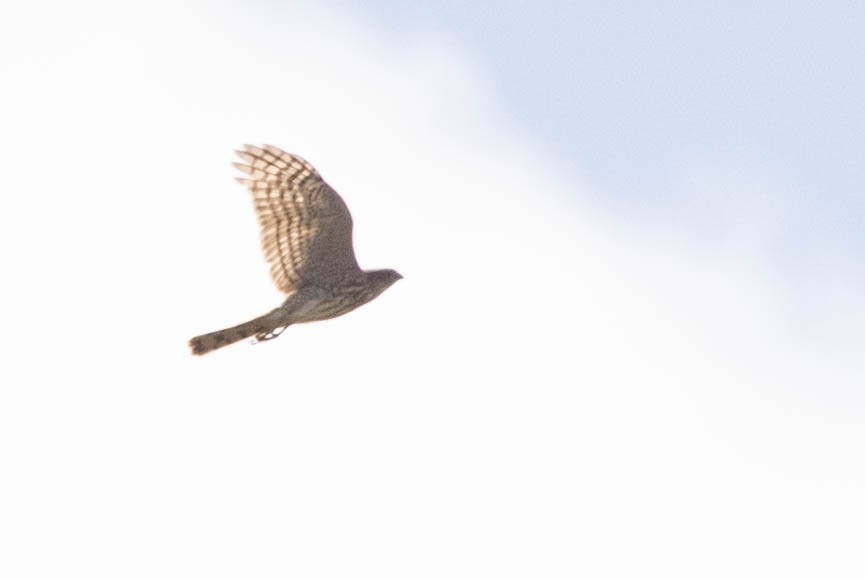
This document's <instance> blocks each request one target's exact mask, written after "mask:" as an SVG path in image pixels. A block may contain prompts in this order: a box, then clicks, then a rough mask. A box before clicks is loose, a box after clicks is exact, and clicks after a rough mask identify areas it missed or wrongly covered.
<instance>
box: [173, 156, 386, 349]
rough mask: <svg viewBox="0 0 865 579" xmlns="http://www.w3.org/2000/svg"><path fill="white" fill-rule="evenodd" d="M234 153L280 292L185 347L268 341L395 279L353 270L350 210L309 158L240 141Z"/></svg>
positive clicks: (349, 306)
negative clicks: (272, 304) (260, 310)
mask: <svg viewBox="0 0 865 579" xmlns="http://www.w3.org/2000/svg"><path fill="white" fill-rule="evenodd" d="M237 154H238V156H240V158H241V159H243V161H245V163H235V164H234V166H235V167H237V168H238V169H240V170H241V171H243V172H244V173H246V175H247V178H238V179H237V180H238V181H239V182H240V183H242V184H243V185H245V186H246V187H247V188H248V189H249V191H250V192H251V193H252V197H253V200H254V202H255V211H256V213H257V214H258V220H259V223H260V225H261V245H262V248H263V249H264V255H265V257H266V258H267V261H268V263H269V264H270V275H271V277H272V278H273V281H274V283H275V284H276V287H277V288H278V289H279V290H280V291H282V292H283V293H285V294H288V298H287V299H286V300H285V301H284V302H283V304H282V305H281V306H279V307H278V308H276V309H275V310H273V311H271V312H269V313H267V314H264V315H263V316H260V317H258V318H255V319H254V320H250V321H248V322H245V323H243V324H240V325H238V326H234V327H232V328H226V329H224V330H219V331H218V332H211V333H209V334H204V335H202V336H196V337H195V338H192V339H191V340H189V347H190V348H191V349H192V353H193V354H199V355H201V354H206V353H207V352H210V351H212V350H216V349H217V348H221V347H223V346H227V345H228V344H232V343H234V342H237V341H239V340H243V339H244V338H248V337H250V336H255V338H256V339H257V340H259V341H263V340H270V339H273V338H276V337H277V336H279V335H280V334H281V333H282V331H283V330H285V328H287V327H288V326H290V325H291V324H299V323H303V322H313V321H317V320H326V319H329V318H335V317H336V316H341V315H342V314H345V313H347V312H350V311H351V310H353V309H355V308H356V307H358V306H361V305H363V304H365V303H367V302H368V301H370V300H372V299H374V298H375V297H377V296H378V295H379V294H381V293H382V292H383V291H384V290H386V289H387V288H388V287H390V286H391V285H392V284H393V283H394V282H396V281H397V280H399V279H401V278H402V276H401V275H400V274H398V273H397V272H395V271H394V270H392V269H381V270H372V271H363V270H361V269H360V267H359V266H358V265H357V261H356V259H355V256H354V248H353V247H352V242H351V230H352V221H351V214H349V212H348V208H347V207H346V206H345V203H344V202H343V200H342V199H341V198H340V196H339V195H338V194H337V193H336V191H334V190H333V189H332V188H331V187H330V185H328V184H327V183H325V181H324V180H323V179H322V178H321V176H320V175H319V174H318V172H317V171H316V170H315V169H314V168H313V166H312V165H310V164H309V163H307V162H306V161H304V160H303V159H301V158H300V157H298V156H297V155H291V154H289V153H286V152H285V151H282V150H280V149H278V148H276V147H273V146H271V145H264V147H263V148H259V147H253V146H252V145H244V147H243V150H242V151H237Z"/></svg>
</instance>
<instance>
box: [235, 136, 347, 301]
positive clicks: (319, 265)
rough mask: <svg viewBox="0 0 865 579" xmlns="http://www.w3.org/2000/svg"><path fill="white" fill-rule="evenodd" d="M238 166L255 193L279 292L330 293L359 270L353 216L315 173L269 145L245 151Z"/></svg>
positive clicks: (248, 147)
mask: <svg viewBox="0 0 865 579" xmlns="http://www.w3.org/2000/svg"><path fill="white" fill-rule="evenodd" d="M237 154H238V156H239V157H240V158H241V159H243V161H245V163H235V164H234V166H235V167H237V168H238V169H239V170H241V171H243V172H244V173H246V175H247V177H246V178H238V179H237V180H238V181H239V182H240V183H242V184H243V185H245V186H246V187H247V188H248V189H249V190H250V192H251V193H252V198H253V201H254V203H255V211H256V213H257V214H258V220H259V223H260V225H261V245H262V248H263V249H264V255H265V257H266V258H267V261H268V263H269V264H270V275H271V277H273V281H274V283H275V284H276V287H277V288H279V290H280V291H282V292H285V293H291V292H293V291H295V290H296V289H297V288H298V287H301V286H302V285H304V284H312V285H318V286H321V287H325V288H327V287H330V286H332V285H335V284H337V283H339V280H340V279H345V278H346V277H350V276H353V275H356V274H357V273H358V272H359V271H360V268H359V267H358V265H357V260H356V259H355V257H354V248H353V247H352V243H351V230H352V221H351V214H350V213H349V212H348V208H347V207H346V206H345V202H343V200H342V199H341V198H340V196H339V195H338V194H337V193H336V191H334V190H333V189H332V188H331V187H330V185H328V184H327V183H325V182H324V180H323V179H322V178H321V175H319V174H318V171H316V170H315V168H314V167H313V166H312V165H310V164H309V163H307V162H306V161H304V160H303V159H302V158H300V157H298V156H297V155H291V154H289V153H286V152H285V151H282V150H280V149H278V148H276V147H274V146H271V145H264V147H263V148H259V147H254V146H252V145H244V147H243V150H242V151H237Z"/></svg>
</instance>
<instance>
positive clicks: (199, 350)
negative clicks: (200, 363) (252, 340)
mask: <svg viewBox="0 0 865 579" xmlns="http://www.w3.org/2000/svg"><path fill="white" fill-rule="evenodd" d="M281 313H282V312H281V311H280V310H279V309H275V310H273V311H272V312H270V313H267V314H264V315H263V316H259V317H257V318H255V319H254V320H249V321H248V322H244V323H242V324H239V325H237V326H233V327H231V328H225V329H224V330H219V331H216V332H210V333H209V334H204V335H201V336H196V337H194V338H192V339H191V340H189V347H190V349H191V350H192V353H193V354H195V355H196V356H201V355H204V354H207V353H208V352H212V351H213V350H216V349H219V348H222V347H223V346H228V345H229V344H233V343H235V342H239V341H240V340H244V339H246V338H249V337H250V336H259V337H260V339H262V340H267V339H270V338H275V337H276V336H278V335H279V334H276V335H274V334H273V331H274V330H275V329H277V328H282V327H284V326H287V325H288V324H287V323H286V322H285V320H284V319H281V318H284V314H283V315H279V314H281Z"/></svg>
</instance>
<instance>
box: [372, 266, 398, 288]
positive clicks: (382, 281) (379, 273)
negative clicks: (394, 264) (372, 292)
mask: <svg viewBox="0 0 865 579" xmlns="http://www.w3.org/2000/svg"><path fill="white" fill-rule="evenodd" d="M366 275H367V279H368V280H369V281H370V282H372V284H373V285H374V286H375V287H377V288H379V292H383V291H384V290H386V289H387V288H389V287H390V286H392V285H393V284H394V283H396V282H397V281H398V280H401V279H402V276H401V275H400V274H399V273H397V272H396V271H394V270H392V269H374V270H372V271H368V272H367V273H366Z"/></svg>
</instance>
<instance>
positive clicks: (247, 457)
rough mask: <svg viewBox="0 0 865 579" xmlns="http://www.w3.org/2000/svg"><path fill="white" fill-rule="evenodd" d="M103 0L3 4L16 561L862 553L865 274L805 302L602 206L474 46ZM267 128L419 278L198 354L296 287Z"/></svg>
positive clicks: (783, 560) (464, 564) (752, 570)
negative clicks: (266, 219)
mask: <svg viewBox="0 0 865 579" xmlns="http://www.w3.org/2000/svg"><path fill="white" fill-rule="evenodd" d="M112 6H113V5H104V6H97V5H95V4H94V5H91V8H92V9H90V10H88V9H87V8H81V9H80V11H79V10H75V11H71V12H69V13H67V14H65V15H63V17H62V18H58V19H57V20H56V21H55V20H51V19H48V21H47V22H46V21H45V19H43V18H40V15H41V14H42V12H41V9H33V10H34V11H33V13H31V14H29V15H18V22H23V24H21V26H19V27H17V28H16V27H15V26H14V25H10V24H8V23H9V22H10V20H9V19H4V20H5V21H6V23H7V24H6V25H5V26H6V28H7V30H5V31H4V32H7V33H8V34H9V35H11V36H9V35H7V36H6V37H5V38H6V40H5V42H6V46H5V47H4V48H8V47H10V46H12V47H16V48H17V51H16V53H15V54H16V57H15V58H9V57H7V61H6V62H4V71H6V73H7V74H11V75H13V76H14V78H16V79H18V80H20V81H21V82H25V81H26V83H27V84H26V85H23V89H22V90H21V91H19V92H17V93H13V94H12V95H11V97H10V98H11V100H10V101H9V103H8V104H6V105H5V106H4V109H5V111H4V113H3V114H4V116H5V117H7V119H4V123H5V122H6V121H7V120H8V121H9V126H11V127H12V134H13V135H14V137H15V138H14V139H7V140H6V142H5V144H4V145H2V153H3V155H4V158H5V159H6V160H7V163H8V164H7V166H8V167H11V168H12V169H11V170H10V171H9V175H7V178H8V179H9V181H8V182H7V186H9V187H10V188H11V190H14V191H19V192H20V193H21V194H20V195H19V196H16V197H14V198H7V200H6V201H5V203H6V209H7V210H6V211H4V213H5V214H6V216H5V217H4V221H5V222H6V223H5V231H4V243H5V244H6V246H7V247H8V248H11V249H13V251H12V252H11V253H12V254H13V255H12V256H10V260H9V266H10V267H11V270H12V272H13V273H14V275H15V278H14V279H18V280H21V282H20V283H18V284H16V285H13V286H12V287H11V288H10V289H9V291H10V300H9V301H8V302H7V306H6V308H5V309H6V311H5V313H4V317H5V319H6V320H7V332H6V338H5V342H4V350H5V351H6V352H7V356H8V357H9V359H10V360H11V361H10V362H9V363H8V364H7V367H6V369H5V372H4V373H5V374H6V375H7V377H6V378H4V382H6V383H7V384H8V386H6V387H4V389H3V393H2V398H3V399H2V406H0V425H2V426H0V429H2V438H0V440H2V441H3V442H2V443H0V452H2V457H3V462H4V464H5V465H6V468H7V469H8V472H9V473H11V475H9V476H4V477H3V482H0V488H2V491H3V492H2V496H3V497H4V498H3V499H2V502H0V509H2V512H3V513H4V515H3V517H2V518H3V521H4V522H3V524H2V526H0V540H2V542H3V543H4V544H5V545H9V546H11V548H10V549H9V551H10V552H11V553H12V554H13V555H12V556H11V557H4V560H3V561H2V562H0V570H2V571H3V573H2V574H3V575H4V576H10V577H12V576H14V577H28V576H32V577H42V576H46V577H47V576H58V575H63V576H70V575H72V576H78V575H80V576H85V575H86V576H88V577H109V576H110V577H116V576H124V577H137V576H140V577H145V576H154V575H159V576H161V577H190V576H208V577H240V576H245V577H259V576H260V577H267V576H277V575H279V576H283V575H296V576H308V577H337V576H347V575H351V576H375V577H404V576H412V577H442V576H449V577H454V576H455V577H476V576H498V577H526V576H545V577H556V576H561V577H566V576H567V577H572V576H593V577H633V576H640V577H669V576H675V575H688V576H698V577H729V576H737V577H749V576H753V577H769V576H777V577H791V576H815V575H820V576H832V577H844V576H849V577H854V576H858V575H860V574H861V572H862V570H863V569H862V566H861V561H860V558H859V556H858V551H859V546H860V545H861V544H862V542H863V539H865V537H863V533H862V530H861V526H860V525H859V521H861V520H862V519H863V515H865V502H863V499H862V497H861V492H860V490H861V488H862V485H863V483H865V470H863V468H862V465H861V461H860V460H859V457H861V456H862V451H863V450H865V449H863V446H865V432H863V426H862V424H863V423H862V397H861V393H860V392H859V391H858V389H857V387H858V386H860V385H861V383H862V378H863V376H865V372H863V363H862V362H861V361H859V359H858V358H857V352H856V351H855V350H856V348H855V347H854V346H852V344H857V343H858V344H861V343H862V338H863V335H862V330H861V328H862V325H860V324H850V323H849V322H846V321H845V320H849V317H848V316H846V315H844V314H843V313H846V312H862V311H865V309H863V307H862V306H863V304H862V300H861V296H858V295H855V293H853V292H851V291H850V289H849V288H847V287H846V286H843V285H842V286H841V287H839V288H838V289H837V291H836V292H835V293H834V294H833V295H835V296H843V300H842V299H840V298H839V300H838V302H837V303H836V304H835V305H834V306H827V308H826V311H827V312H831V313H832V315H834V316H837V317H838V318H840V322H827V323H826V324H823V325H821V326H820V327H821V333H819V334H812V333H810V332H807V331H803V330H802V329H801V328H800V327H799V325H800V324H799V321H800V320H799V318H798V317H797V315H796V313H795V312H794V313H791V312H790V310H789V309H788V308H787V305H786V301H785V295H784V293H783V291H781V290H780V289H779V288H778V287H777V286H775V285H773V283H772V280H771V279H770V278H769V277H767V276H766V275H765V273H764V272H762V271H760V270H759V269H755V268H754V267H753V265H752V264H749V263H747V262H741V261H739V260H737V259H731V258H729V257H728V258H725V257H724V256H723V255H717V254H714V255H706V254H704V253H701V250H698V249H691V248H688V247H684V246H682V243H681V242H680V241H678V240H677V239H676V238H675V237H673V236H670V237H669V238H666V239H665V238H662V236H660V235H658V234H652V233H646V232H636V231H628V230H626V229H623V228H622V227H621V226H618V225H616V224H614V223H607V222H604V220H603V219H601V218H599V217H598V216H596V215H594V214H593V213H592V212H591V211H590V210H588V209H585V208H583V207H581V206H580V205H579V204H578V201H574V200H575V199H576V200H578V199H579V198H580V191H579V188H580V185H579V184H573V183H568V182H565V181H564V180H563V179H561V178H560V177H559V176H558V175H557V174H556V169H555V167H552V166H550V164H549V163H548V162H547V161H546V160H545V159H544V158H543V156H542V155H541V154H539V153H537V152H534V151H533V150H532V149H531V148H530V147H529V146H527V145H525V144H523V143H521V142H520V136H519V135H517V134H514V133H513V132H512V131H510V130H508V128H507V127H504V126H502V125H501V124H500V123H499V122H498V121H497V119H498V117H497V114H496V104H495V99H494V96H493V95H491V94H489V91H488V89H486V88H485V84H484V82H483V79H482V78H480V79H478V78H477V72H478V71H477V70H476V69H475V68H474V67H473V65H472V64H471V63H469V62H468V61H467V60H466V59H465V57H464V56H462V55H461V54H460V53H459V52H458V51H457V50H456V49H455V48H453V47H447V46H437V45H436V44H435V43H434V42H431V41H426V42H424V43H423V45H422V46H420V47H417V46H407V47H405V49H404V50H403V51H401V52H400V53H397V54H395V53H394V52H395V51H394V50H393V48H392V47H384V46H382V45H380V44H377V42H376V39H375V38H374V37H373V36H371V34H370V33H369V32H367V31H365V30H364V29H363V28H362V26H360V25H358V24H355V23H353V22H351V21H348V20H346V19H344V18H340V17H339V16H338V15H335V14H333V13H330V12H327V11H323V10H322V11H319V10H315V9H312V8H310V7H308V6H303V5H291V6H285V5H280V6H272V5H264V4H255V5H252V7H250V6H249V5H243V6H241V5H234V6H232V5H225V6H217V5H214V4H208V5H202V6H197V7H195V8H194V9H192V8H188V9H187V11H184V10H183V9H178V8H176V7H174V6H172V8H171V9H170V10H169V9H168V8H167V5H162V4H159V3H157V4H154V5H150V6H148V7H143V8H140V9H139V12H138V13H135V14H131V13H128V12H126V10H127V9H126V8H123V9H121V8H117V7H114V8H112ZM22 9H23V8H22ZM52 9H58V7H57V6H52ZM178 10H179V11H178ZM105 11H109V12H108V13H106V12H105ZM243 142H273V143H274V144H277V145H280V146H282V147H284V148H287V149H290V150H293V151H297V152H299V153H301V154H303V155H304V156H306V157H307V158H308V159H309V160H311V161H312V162H314V163H315V164H316V165H317V166H318V168H319V169H320V171H321V172H322V173H323V174H324V176H325V178H327V179H328V180H329V181H330V182H331V183H332V184H333V185H334V186H335V187H336V188H337V189H338V190H340V191H341V192H342V193H343V195H344V197H345V198H346V200H347V202H348V204H349V206H350V207H351V209H352V211H353V214H354V217H355V224H356V226H355V234H356V245H357V252H358V255H359V258H360V261H361V265H363V266H366V267H394V268H396V269H398V270H399V271H401V272H402V273H403V274H404V275H405V279H404V280H403V281H401V282H399V283H398V284H397V285H396V286H394V287H393V288H392V289H390V290H388V292H386V293H385V294H384V295H383V296H382V297H381V298H379V299H378V300H376V301H375V302H373V303H371V304H369V305H368V306H365V307H364V308H362V309H360V310H358V311H357V312H354V313H352V314H350V315H349V316H346V317H344V318H340V319H337V320H333V321H331V322H328V323H326V324H312V325H309V326H300V327H296V328H291V329H289V330H288V331H287V332H286V333H285V335H284V336H282V337H281V338H280V339H279V340H276V341H274V342H271V343H268V344H264V345H261V346H256V347H251V346H248V345H246V344H240V345H236V346H233V347H231V348H227V349H225V350H224V351H220V352H218V353H215V354H212V355H210V356H207V357H205V358H203V359H197V358H196V359H194V358H192V357H191V356H189V355H188V353H187V352H186V350H185V348H184V343H185V340H186V339H188V337H189V336H190V335H192V334H193V333H197V332H200V331H206V330H211V329H216V327H217V326H221V325H225V324H231V323H236V322H239V321H242V320H243V319H245V318H247V317H249V316H251V315H254V314H258V313H261V312H263V311H266V310H267V309H270V308H271V307H273V306H274V305H275V304H276V303H278V300H279V296H278V295H277V293H276V292H275V291H274V290H273V289H272V287H271V286H270V282H269V280H268V278H267V275H266V268H265V266H264V264H263V263H262V258H261V257H260V255H259V251H258V246H257V239H256V235H257V233H256V225H255V219H254V216H253V215H252V211H251V206H250V203H249V202H248V200H247V199H246V198H245V195H244V192H243V190H242V189H241V188H240V187H239V186H236V185H234V184H233V183H232V181H231V177H232V171H231V168H230V165H229V161H230V160H231V159H230V154H229V153H230V150H231V149H232V148H233V147H236V146H237V145H239V144H241V143H243ZM857 315H858V317H859V318H860V319H861V313H860V314H857Z"/></svg>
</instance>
